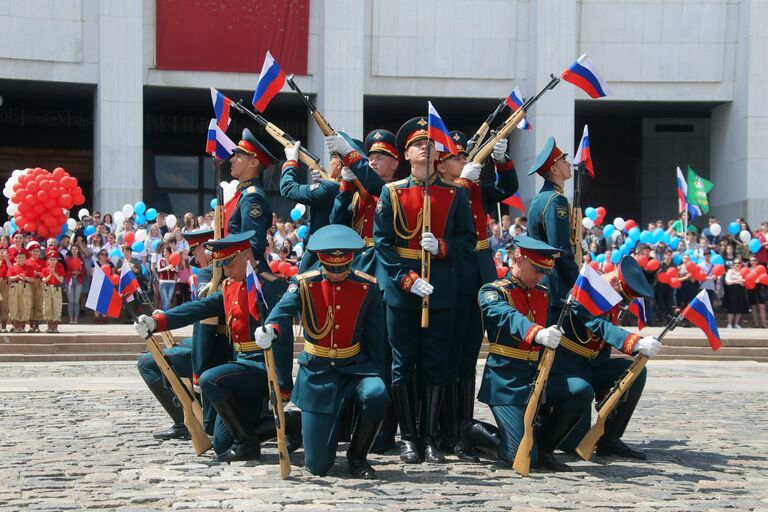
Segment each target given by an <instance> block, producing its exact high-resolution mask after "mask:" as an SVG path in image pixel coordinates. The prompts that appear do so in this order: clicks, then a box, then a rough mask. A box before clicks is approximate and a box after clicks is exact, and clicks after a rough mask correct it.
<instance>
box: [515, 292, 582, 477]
mask: <svg viewBox="0 0 768 512" xmlns="http://www.w3.org/2000/svg"><path fill="white" fill-rule="evenodd" d="M572 305H573V297H571V296H570V295H568V300H566V301H565V305H564V306H563V309H562V310H561V311H560V317H559V318H558V319H557V328H558V329H560V328H561V327H562V325H563V321H564V320H565V315H566V314H568V312H569V311H570V310H571V306H572ZM554 361H555V349H552V348H548V347H542V349H541V357H540V360H539V366H538V368H537V369H536V376H535V377H534V379H533V386H532V387H531V394H530V396H529V397H528V403H527V404H526V406H525V413H523V437H522V439H520V445H519V446H518V448H517V453H516V454H515V460H514V462H513V464H512V469H514V470H515V471H517V472H518V473H519V474H521V475H522V476H528V474H529V473H530V472H531V451H532V450H533V442H534V439H533V426H534V425H535V424H536V421H537V420H538V416H539V407H540V405H541V397H542V395H543V394H544V387H545V386H546V385H547V379H548V378H549V370H550V369H551V368H552V363H553V362H554Z"/></svg>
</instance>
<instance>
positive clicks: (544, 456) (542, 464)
mask: <svg viewBox="0 0 768 512" xmlns="http://www.w3.org/2000/svg"><path fill="white" fill-rule="evenodd" d="M536 468H537V469H544V470H546V471H553V472H557V473H563V472H568V471H573V469H571V468H570V466H568V465H566V464H563V463H562V462H560V461H559V460H557V459H556V458H555V455H554V454H553V453H552V452H539V460H538V461H537V462H536Z"/></svg>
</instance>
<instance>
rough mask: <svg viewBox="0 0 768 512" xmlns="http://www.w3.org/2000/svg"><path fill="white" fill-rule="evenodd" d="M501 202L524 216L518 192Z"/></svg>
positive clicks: (521, 199) (521, 200)
mask: <svg viewBox="0 0 768 512" xmlns="http://www.w3.org/2000/svg"><path fill="white" fill-rule="evenodd" d="M501 202H502V203H504V204H506V205H507V206H511V207H512V208H517V209H518V210H520V212H521V213H522V214H523V215H525V206H524V205H523V198H522V197H520V192H515V193H514V194H512V195H511V196H509V197H508V198H506V199H504V200H503V201H501Z"/></svg>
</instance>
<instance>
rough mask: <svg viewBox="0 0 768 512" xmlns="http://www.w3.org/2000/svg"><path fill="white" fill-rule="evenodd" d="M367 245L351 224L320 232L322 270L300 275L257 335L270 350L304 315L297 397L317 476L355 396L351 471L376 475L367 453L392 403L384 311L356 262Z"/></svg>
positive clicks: (329, 462) (332, 454)
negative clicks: (356, 255) (355, 267)
mask: <svg viewBox="0 0 768 512" xmlns="http://www.w3.org/2000/svg"><path fill="white" fill-rule="evenodd" d="M363 246H364V242H363V239H362V238H360V236H359V235H358V234H357V233H355V232H354V231H353V230H352V229H351V228H348V227H346V226H340V225H329V226H325V227H323V228H321V229H319V230H318V231H316V232H315V234H314V236H313V237H312V239H311V240H310V241H309V243H308V244H307V249H308V250H311V251H314V252H316V253H317V254H318V259H319V261H320V264H321V266H322V270H311V271H309V272H305V273H303V274H299V275H297V276H295V277H294V278H293V279H292V280H291V285H290V287H289V289H288V293H286V294H285V296H284V297H283V298H282V299H281V300H280V302H279V303H278V304H277V306H275V308H274V309H273V310H272V312H271V313H270V314H269V316H268V317H267V320H266V328H265V329H257V330H256V332H255V333H254V339H255V341H256V343H257V344H258V345H259V346H260V347H262V348H264V349H266V348H269V347H270V346H271V345H272V341H273V339H274V338H275V337H276V336H277V333H278V332H279V331H281V330H284V329H291V327H292V321H293V318H294V316H296V315H297V314H298V313H301V318H302V324H303V327H304V350H303V351H302V352H301V354H299V357H298V363H299V372H298V374H297V376H296V386H295V387H294V389H293V395H292V397H291V399H292V400H293V402H294V403H295V404H296V405H297V406H298V407H299V408H300V409H301V416H302V418H301V422H302V426H303V434H304V461H305V464H306V467H307V469H308V470H309V471H310V472H311V473H312V474H314V475H320V476H324V475H325V474H327V473H328V470H330V468H331V466H333V463H334V460H335V459H336V447H337V445H338V436H337V429H338V427H339V419H340V415H341V412H342V411H343V410H344V409H345V407H346V405H347V404H348V403H349V402H354V403H355V404H356V406H357V408H358V409H359V414H358V417H357V421H356V422H355V431H354V433H353V435H352V439H351V441H350V444H349V451H348V452H347V461H348V467H349V472H350V474H351V475H352V476H354V477H357V478H366V479H370V478H374V476H375V471H374V470H373V468H372V467H371V466H370V464H368V462H367V460H366V458H367V455H368V451H369V450H370V448H371V445H372V444H373V441H374V439H375V437H376V433H377V432H378V430H379V426H380V425H381V421H382V420H383V419H384V414H385V412H386V406H387V392H386V388H385V387H384V381H383V378H382V377H383V375H384V371H385V368H384V316H383V315H384V314H383V309H382V306H381V295H380V293H379V289H378V287H377V286H376V279H375V278H374V277H373V276H370V275H368V274H366V273H364V272H361V271H359V270H353V269H352V266H351V264H352V259H353V256H354V253H355V252H356V251H359V250H360V249H362V248H363Z"/></svg>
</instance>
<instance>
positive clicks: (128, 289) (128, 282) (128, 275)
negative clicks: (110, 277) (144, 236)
mask: <svg viewBox="0 0 768 512" xmlns="http://www.w3.org/2000/svg"><path fill="white" fill-rule="evenodd" d="M138 289H139V281H138V279H136V274H134V273H133V270H131V266H130V265H129V264H128V262H127V261H126V260H123V268H121V269H120V281H118V283H117V293H118V294H119V295H120V296H121V297H125V299H126V300H127V301H128V302H130V301H132V300H133V294H134V293H135V292H136V291H137V290H138Z"/></svg>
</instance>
